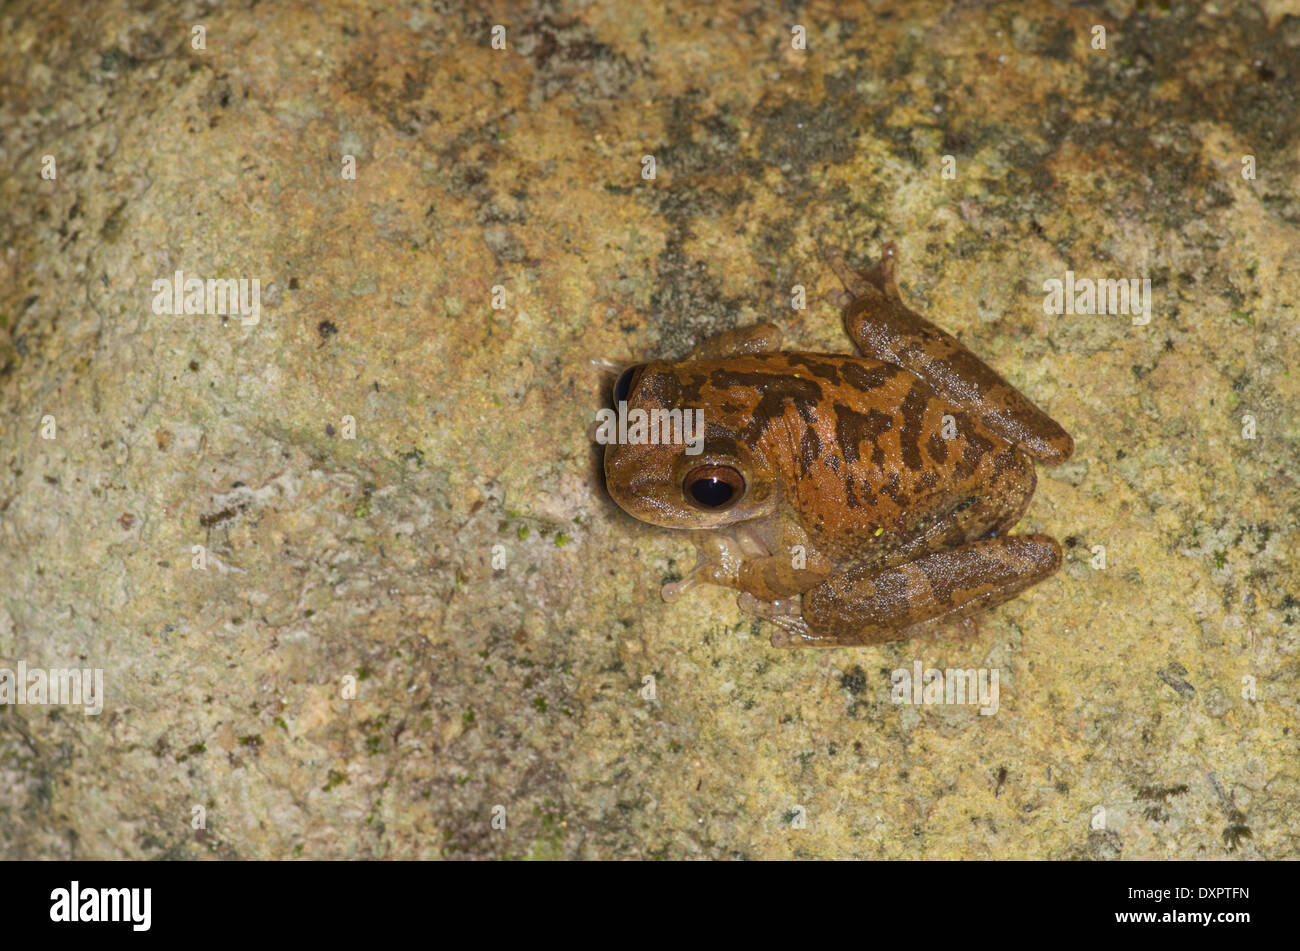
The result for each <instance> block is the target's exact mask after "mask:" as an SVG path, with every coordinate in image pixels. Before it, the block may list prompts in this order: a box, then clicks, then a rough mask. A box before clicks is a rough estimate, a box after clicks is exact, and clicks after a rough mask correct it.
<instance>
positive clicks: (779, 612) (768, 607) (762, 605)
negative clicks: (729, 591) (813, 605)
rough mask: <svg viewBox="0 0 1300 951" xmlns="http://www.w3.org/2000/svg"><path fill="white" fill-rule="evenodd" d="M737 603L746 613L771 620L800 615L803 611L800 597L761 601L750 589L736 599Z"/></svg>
mask: <svg viewBox="0 0 1300 951" xmlns="http://www.w3.org/2000/svg"><path fill="white" fill-rule="evenodd" d="M736 604H737V605H738V606H739V607H740V610H742V611H744V612H745V613H746V614H753V615H756V616H758V617H761V618H766V619H767V620H769V621H775V620H776V619H777V618H788V617H799V615H800V614H802V613H803V606H802V604H801V603H800V600H799V598H781V599H780V600H777V601H761V600H759V599H758V598H756V597H754V596H753V595H752V594H750V593H749V592H748V591H746V592H745V593H744V594H742V595H741V596H740V597H739V598H737V599H736Z"/></svg>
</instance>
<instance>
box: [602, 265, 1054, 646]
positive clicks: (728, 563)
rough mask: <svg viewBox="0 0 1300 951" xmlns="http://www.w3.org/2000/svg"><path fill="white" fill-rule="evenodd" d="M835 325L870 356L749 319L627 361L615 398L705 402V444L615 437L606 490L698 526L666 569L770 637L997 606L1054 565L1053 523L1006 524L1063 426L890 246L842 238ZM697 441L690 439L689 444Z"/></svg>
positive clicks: (811, 640)
mask: <svg viewBox="0 0 1300 951" xmlns="http://www.w3.org/2000/svg"><path fill="white" fill-rule="evenodd" d="M826 256H827V259H828V262H829V264H830V266H831V267H832V269H833V270H834V271H835V273H836V274H837V276H838V277H839V278H840V280H841V282H842V283H843V284H844V285H845V287H846V288H847V290H848V292H849V294H850V295H851V296H850V297H849V298H848V303H847V305H846V306H845V308H844V326H845V329H846V330H847V331H848V334H849V336H850V337H851V338H852V339H853V342H854V343H855V344H857V346H858V348H859V349H860V350H861V351H862V353H863V356H849V355H842V354H816V353H793V352H781V351H780V349H779V348H780V343H781V333H780V331H779V330H778V329H777V328H776V327H775V326H774V325H772V324H766V323H764V324H758V325H755V326H753V327H745V328H741V329H738V330H732V331H727V332H725V333H720V334H717V335H716V336H713V337H710V338H708V339H707V340H704V341H703V342H701V343H700V344H699V345H698V346H696V347H695V349H694V350H693V351H692V352H691V353H690V355H689V357H688V358H687V359H686V360H683V361H681V362H677V363H665V362H651V363H645V364H640V365H637V366H633V367H630V368H628V369H627V370H625V371H624V372H623V373H622V375H621V376H620V377H619V378H618V381H617V382H616V384H615V387H614V402H615V405H616V406H617V405H618V404H619V403H620V402H626V404H627V405H626V409H627V410H629V411H630V410H633V409H638V408H639V409H642V410H646V411H649V410H653V409H659V410H671V409H685V408H692V409H699V410H702V411H703V420H704V427H703V428H704V433H703V447H702V451H700V446H699V445H698V442H697V445H695V446H694V447H688V446H686V445H683V444H681V443H678V444H671V445H665V444H644V443H642V444H614V445H609V446H607V447H606V450H605V475H606V481H607V485H608V488H609V492H610V495H611V496H612V497H613V498H614V501H615V502H617V503H618V504H619V506H621V507H622V508H623V509H624V510H626V511H627V512H628V513H630V514H631V515H633V516H635V517H636V518H638V519H641V520H643V521H646V522H650V523H652V524H654V525H660V526H663V527H665V528H685V529H692V530H693V533H694V537H695V541H696V544H697V546H698V548H699V551H700V559H699V564H697V565H696V566H695V568H694V569H693V570H692V571H691V572H690V573H689V574H688V575H687V576H686V577H685V578H684V579H682V580H681V581H679V582H674V583H670V584H666V585H664V587H663V596H664V598H665V599H666V600H672V599H673V598H675V597H677V596H678V595H679V594H681V592H683V591H684V590H686V589H687V588H689V587H691V586H692V585H694V584H697V583H699V582H710V583H713V584H719V585H726V586H728V587H731V588H735V589H737V590H739V591H741V592H743V593H742V594H741V596H740V599H739V605H740V607H741V609H742V610H744V611H746V612H749V613H752V614H755V615H758V616H760V617H763V618H766V619H768V620H769V621H771V622H773V623H774V624H776V625H777V626H778V628H779V630H778V631H777V633H775V634H773V635H772V644H773V645H774V646H777V647H842V646H853V645H863V644H877V643H882V642H886V641H893V640H901V639H904V638H908V637H911V636H913V635H914V634H916V633H918V632H920V631H922V630H926V629H930V628H933V627H935V626H937V625H940V624H943V623H946V622H950V621H954V620H957V619H960V618H964V617H967V616H968V615H970V614H973V613H975V612H977V611H980V610H982V609H986V608H989V607H992V606H993V605H996V604H999V603H1001V602H1003V601H1005V600H1007V599H1009V598H1011V597H1013V596H1014V595H1016V594H1017V593H1019V592H1021V591H1023V590H1024V589H1025V588H1028V587H1029V586H1030V585H1032V584H1035V583H1036V582H1038V581H1041V580H1042V579H1044V578H1046V577H1047V576H1048V575H1050V574H1052V573H1053V572H1055V571H1056V570H1057V569H1058V568H1059V567H1060V565H1061V549H1060V546H1059V545H1058V544H1057V543H1056V541H1055V539H1053V538H1050V537H1049V536H1047V535H1036V534H1035V535H1008V534H1007V532H1008V531H1009V530H1010V529H1011V527H1012V526H1014V525H1015V524H1016V522H1018V521H1019V520H1020V517H1021V515H1023V514H1024V511H1025V509H1026V507H1027V506H1028V505H1029V500H1030V497H1031V496H1032V495H1033V492H1034V486H1035V484H1036V477H1035V473H1034V466H1033V462H1034V460H1037V461H1038V462H1041V463H1043V464H1045V465H1057V464H1059V463H1062V462H1065V461H1066V460H1067V459H1068V458H1069V457H1070V454H1071V453H1072V452H1073V450H1074V443H1073V440H1072V439H1071V438H1070V436H1069V434H1068V433H1066V432H1065V430H1064V429H1062V428H1061V427H1060V426H1059V425H1058V424H1057V423H1056V422H1054V421H1053V420H1052V419H1051V418H1049V417H1048V416H1047V415H1046V414H1044V413H1043V412H1042V411H1041V410H1039V409H1038V408H1037V407H1036V406H1034V405H1033V404H1032V403H1031V402H1030V401H1029V400H1028V399H1027V398H1026V397H1025V396H1024V395H1023V394H1021V393H1020V392H1019V391H1018V390H1016V389H1015V388H1014V387H1013V386H1011V385H1010V384H1009V383H1007V382H1006V381H1005V380H1003V379H1002V378H1001V377H1000V376H998V374H997V373H995V372H994V371H993V370H992V369H990V368H989V367H988V366H986V365H985V364H984V363H983V362H982V361H981V360H980V359H979V358H978V357H976V356H975V355H974V354H972V353H971V352H970V351H969V350H967V349H966V348H965V347H963V346H962V345H961V344H960V343H959V342H958V341H957V340H956V339H955V338H953V337H952V336H950V335H948V334H947V333H945V332H944V331H942V330H940V329H939V328H938V327H936V326H935V325H934V324H932V323H930V322H929V321H927V320H925V319H924V318H923V317H921V316H920V315H919V314H917V313H915V312H914V311H912V310H911V309H909V308H908V307H907V306H906V305H905V304H904V303H903V301H902V298H901V297H900V295H899V292H898V285H897V283H896V282H895V276H894V275H895V270H896V267H897V250H896V248H895V246H894V245H892V244H890V245H887V246H886V247H885V249H884V253H883V255H882V257H881V259H880V261H879V262H878V263H877V264H876V265H875V266H874V267H872V268H871V269H870V270H868V271H867V272H865V273H861V274H859V273H856V272H853V271H851V270H849V269H848V268H847V266H846V265H845V264H844V262H843V259H842V257H841V255H840V254H839V253H838V252H836V251H828V252H827V253H826ZM688 448H690V449H691V450H692V451H693V452H694V453H695V454H692V452H688Z"/></svg>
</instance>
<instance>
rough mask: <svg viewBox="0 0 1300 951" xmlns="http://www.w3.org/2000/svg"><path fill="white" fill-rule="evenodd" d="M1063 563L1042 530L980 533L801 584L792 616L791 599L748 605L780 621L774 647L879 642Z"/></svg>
mask: <svg viewBox="0 0 1300 951" xmlns="http://www.w3.org/2000/svg"><path fill="white" fill-rule="evenodd" d="M1060 566H1061V546H1060V545H1058V544H1057V543H1056V540H1055V539H1053V538H1051V537H1049V536H1047V535H1007V536H1003V537H1001V538H982V539H979V540H978V541H973V542H970V543H969V544H966V545H962V546H961V547H959V548H954V549H951V550H947V551H936V552H930V553H929V554H926V555H922V556H921V557H919V558H917V559H915V560H913V561H910V562H907V563H905V564H902V565H897V566H895V567H893V568H884V569H881V568H878V567H871V568H868V567H861V568H859V567H850V568H849V569H847V570H846V571H844V572H842V573H841V574H838V575H836V576H834V577H833V578H831V579H830V580H828V581H826V582H825V583H823V584H821V585H818V586H817V587H815V588H813V589H811V590H810V591H806V592H805V593H804V595H803V598H802V604H801V606H800V607H801V612H800V615H799V616H797V617H796V616H794V615H793V614H792V613H791V612H792V607H791V605H789V604H781V603H778V604H774V605H761V604H758V603H757V602H755V601H753V600H752V599H751V600H750V601H749V602H748V606H747V610H751V611H752V612H753V613H758V614H760V615H761V616H763V617H766V618H767V619H768V620H770V621H772V622H773V623H774V624H776V625H777V626H778V627H780V628H781V630H780V631H779V632H778V633H776V634H773V635H772V646H774V647H855V646H863V645H867V644H883V643H886V642H888V641H898V640H905V639H907V638H909V637H912V636H914V635H916V634H918V633H921V632H922V631H924V630H925V629H927V628H929V627H932V626H933V625H936V624H939V623H946V622H950V621H955V620H958V619H960V618H963V617H966V616H967V615H969V614H973V613H975V612H977V611H981V610H984V609H987V608H991V607H993V606H995V605H998V604H1001V603H1002V602H1003V601H1006V600H1008V599H1009V598H1012V597H1014V596H1015V595H1016V594H1018V593H1019V592H1021V591H1023V590H1024V589H1025V588H1028V587H1029V586H1031V585H1033V584H1036V583H1037V582H1039V581H1041V580H1043V579H1044V578H1046V577H1047V576H1048V575H1050V574H1052V573H1053V572H1055V571H1056V570H1057V569H1058V568H1059V567H1060ZM742 606H745V605H742ZM755 609H757V610H755Z"/></svg>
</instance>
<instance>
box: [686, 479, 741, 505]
mask: <svg viewBox="0 0 1300 951" xmlns="http://www.w3.org/2000/svg"><path fill="white" fill-rule="evenodd" d="M735 494H736V490H735V489H733V488H732V487H731V486H729V485H727V483H725V482H723V481H722V480H721V479H696V480H695V481H694V482H692V483H691V495H693V496H695V501H697V502H699V503H700V504H701V505H707V506H709V508H717V507H718V506H719V505H726V504H727V502H729V501H730V500H731V497H732V496H733V495H735Z"/></svg>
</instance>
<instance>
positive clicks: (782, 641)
mask: <svg viewBox="0 0 1300 951" xmlns="http://www.w3.org/2000/svg"><path fill="white" fill-rule="evenodd" d="M768 620H769V621H771V622H772V623H773V624H775V625H776V626H777V628H778V630H776V631H774V632H773V633H772V646H773V647H800V646H803V645H805V644H808V643H810V642H811V641H813V640H814V638H813V633H812V631H811V630H809V628H808V622H807V621H805V620H804V619H803V618H802V617H791V616H789V615H781V616H778V617H772V618H768Z"/></svg>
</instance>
